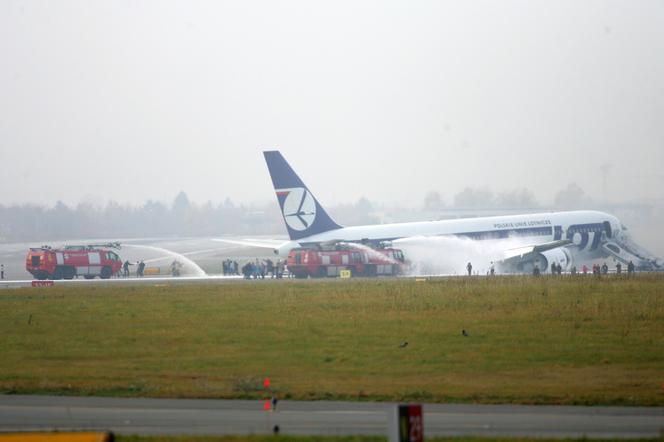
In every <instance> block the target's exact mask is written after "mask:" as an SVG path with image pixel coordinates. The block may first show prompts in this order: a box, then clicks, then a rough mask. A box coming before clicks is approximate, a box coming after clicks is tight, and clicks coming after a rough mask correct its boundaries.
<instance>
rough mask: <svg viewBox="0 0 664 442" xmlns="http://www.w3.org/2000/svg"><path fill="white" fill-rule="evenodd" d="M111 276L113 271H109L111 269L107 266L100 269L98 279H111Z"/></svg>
mask: <svg viewBox="0 0 664 442" xmlns="http://www.w3.org/2000/svg"><path fill="white" fill-rule="evenodd" d="M112 274H113V271H112V270H111V268H110V267H108V266H105V267H104V268H103V269H101V275H100V277H101V279H108V278H110V277H111V275H112Z"/></svg>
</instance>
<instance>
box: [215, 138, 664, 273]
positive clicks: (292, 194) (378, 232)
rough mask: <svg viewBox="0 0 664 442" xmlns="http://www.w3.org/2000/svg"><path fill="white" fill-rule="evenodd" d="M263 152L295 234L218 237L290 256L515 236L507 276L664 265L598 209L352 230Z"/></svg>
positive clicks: (279, 160) (277, 156)
mask: <svg viewBox="0 0 664 442" xmlns="http://www.w3.org/2000/svg"><path fill="white" fill-rule="evenodd" d="M263 154H264V156H265V161H266V163H267V167H268V170H269V173H270V177H271V178H272V184H273V186H274V190H275V192H276V195H277V201H278V203H279V207H280V209H281V214H282V216H283V219H284V222H285V224H286V229H287V231H288V235H289V238H290V239H289V240H288V241H283V240H226V239H218V241H223V242H228V243H233V244H241V245H247V246H253V247H266V248H270V249H272V250H273V251H274V253H275V254H276V255H279V256H287V255H288V252H289V251H290V250H291V249H293V248H295V247H302V246H311V245H320V244H334V243H339V242H346V243H362V244H367V245H371V246H377V245H379V244H386V243H388V244H389V243H392V244H399V243H400V241H401V242H403V241H407V240H408V239H409V238H418V239H420V240H424V241H426V240H427V239H428V238H429V239H434V238H443V237H456V238H464V239H469V240H476V241H491V240H493V241H501V240H512V242H510V241H505V244H506V246H507V245H508V244H511V245H514V241H517V244H518V246H517V247H510V248H506V249H505V250H504V253H503V257H502V258H501V260H500V261H499V262H497V264H499V267H500V269H501V271H502V272H506V273H525V272H530V271H532V269H533V268H534V266H535V265H536V264H537V265H538V266H541V268H542V269H545V268H547V267H548V266H549V264H551V263H554V262H555V263H557V264H560V265H562V267H563V268H564V269H566V270H570V269H571V268H572V267H573V266H577V265H580V264H581V263H583V262H588V261H593V260H600V259H606V258H614V259H615V260H616V261H619V262H622V263H623V264H627V263H629V262H630V261H632V262H633V263H634V265H635V267H636V269H638V270H643V271H654V270H663V269H664V261H662V260H661V259H659V258H656V257H655V256H653V255H652V254H650V253H649V252H647V251H646V250H644V249H643V248H642V247H640V246H638V245H637V244H636V243H635V242H634V241H633V240H632V239H631V236H630V234H629V233H628V230H627V227H625V226H624V225H623V224H622V223H621V222H620V220H619V219H618V218H616V217H615V216H613V215H610V214H608V213H604V212H599V211H592V210H576V211H565V212H551V213H533V214H523V215H506V216H491V217H477V218H466V219H450V220H440V221H423V222H406V223H392V224H376V225H365V226H348V227H344V226H341V225H339V224H338V223H336V222H335V221H334V220H333V219H332V218H331V217H330V215H328V213H327V211H326V210H325V209H324V208H323V206H321V204H320V203H319V202H318V200H317V199H316V197H315V196H314V195H313V193H311V191H310V190H309V188H308V187H307V186H306V185H305V184H304V182H303V181H302V180H301V179H300V177H299V176H298V175H297V174H296V173H295V171H294V170H293V169H292V168H291V166H290V165H289V164H288V162H287V161H286V160H285V158H284V157H283V156H282V155H281V153H280V152H279V151H277V150H270V151H265V152H263Z"/></svg>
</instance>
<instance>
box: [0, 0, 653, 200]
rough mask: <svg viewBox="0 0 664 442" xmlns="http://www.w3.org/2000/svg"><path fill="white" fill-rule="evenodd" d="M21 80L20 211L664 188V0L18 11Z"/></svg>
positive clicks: (84, 2) (11, 7) (3, 140)
mask: <svg viewBox="0 0 664 442" xmlns="http://www.w3.org/2000/svg"><path fill="white" fill-rule="evenodd" d="M0 67H1V69H0V164H1V170H0V204H11V203H21V202H35V203H46V204H53V203H54V202H55V201H56V200H58V199H60V200H63V201H65V202H67V203H74V204H75V203H77V202H79V201H81V200H87V201H96V202H99V203H102V204H103V203H105V202H106V201H108V200H109V199H113V200H116V201H119V202H126V203H132V204H134V203H141V202H143V201H145V200H146V199H148V198H152V199H157V200H163V201H169V202H170V201H171V200H172V199H173V197H174V196H175V194H176V193H177V192H178V191H179V190H184V191H186V192H187V193H188V195H189V196H190V199H192V200H194V201H198V202H204V201H207V200H212V201H223V200H224V199H225V198H226V197H230V198H231V199H232V200H234V201H236V202H252V201H269V200H271V199H272V198H274V195H273V191H272V186H271V182H270V179H269V175H268V172H267V170H266V167H265V164H264V161H263V157H262V154H261V151H262V150H264V149H274V148H278V149H280V150H281V151H282V152H283V153H284V155H285V156H286V158H287V159H288V160H289V161H290V162H291V164H292V165H293V167H294V168H295V169H296V170H297V171H298V172H299V173H300V175H301V177H302V178H303V179H304V181H305V182H306V183H307V184H308V185H309V187H310V188H311V190H313V192H314V194H316V196H317V197H318V199H319V200H321V201H322V202H323V203H324V204H336V203H342V202H351V201H355V200H357V199H358V198H359V197H361V196H366V197H368V198H369V199H370V200H373V201H378V202H386V203H401V204H403V203H415V204H421V201H422V199H423V197H424V195H425V193H426V192H427V191H428V190H438V191H440V192H441V193H442V195H443V196H444V198H445V199H446V200H447V201H448V202H449V201H451V200H452V198H453V195H454V194H455V193H456V192H458V191H459V190H461V189H463V188H464V187H466V186H477V187H481V186H488V187H489V188H490V189H492V190H493V191H495V192H500V191H506V190H510V189H513V188H516V187H527V188H529V189H531V190H532V191H533V192H534V193H535V196H536V197H537V199H538V200H540V201H542V202H547V201H550V200H551V199H552V198H553V195H554V194H555V193H556V192H557V191H558V190H560V189H561V188H563V187H565V186H566V185H567V184H568V183H570V182H576V183H578V184H579V185H580V186H581V187H582V188H584V189H585V190H586V192H587V193H589V194H591V195H592V196H595V197H601V193H602V174H601V171H600V167H601V166H602V165H603V164H610V165H612V167H611V168H610V170H609V172H608V173H609V175H608V176H609V178H610V182H609V186H608V190H609V192H610V198H611V199H613V200H615V201H625V200H629V199H652V198H659V199H661V198H662V194H663V192H662V189H663V188H664V171H663V170H662V165H663V164H664V2H663V1H661V0H660V1H634V0H627V1H579V0H573V1H560V0H556V1H546V2H544V1H530V0H529V1H522V2H517V1H465V0H463V1H461V0H459V1H430V2H429V1H417V2H416V1H402V2H389V1H375V2H373V1H357V0H353V1H347V2H344V1H327V2H313V1H308V0H307V1H301V2H291V1H284V2H276V1H264V2H263V1H233V2H221V1H209V2H208V1H179V2H173V1H161V0H160V1H153V2H149V1H137V0H129V1H91V0H81V1H66V0H60V1H14V0H3V1H2V2H0Z"/></svg>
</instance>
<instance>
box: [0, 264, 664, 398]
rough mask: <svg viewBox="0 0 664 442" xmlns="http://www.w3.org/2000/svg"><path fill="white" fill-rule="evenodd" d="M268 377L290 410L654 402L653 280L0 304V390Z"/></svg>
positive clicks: (133, 294) (198, 384) (335, 284)
mask: <svg viewBox="0 0 664 442" xmlns="http://www.w3.org/2000/svg"><path fill="white" fill-rule="evenodd" d="M462 329H465V330H467V332H468V333H469V335H470V336H468V337H464V336H462V333H461V330H462ZM402 342H408V345H407V346H405V347H401V346H400V344H401V343H402ZM266 376H269V377H270V379H271V381H272V387H273V389H274V390H275V391H276V393H277V394H278V395H279V396H280V397H281V398H291V399H350V400H413V401H425V402H481V403H546V404H628V405H663V404H664V385H662V384H663V383H664V275H639V277H637V278H634V279H619V278H616V277H614V278H604V279H601V280H597V279H595V278H593V277H577V278H539V279H534V278H531V277H496V278H480V277H477V278H470V279H468V278H449V279H440V280H431V281H419V282H416V281H415V280H398V281H395V280H371V281H367V280H357V281H327V282H315V283H310V282H306V281H303V282H294V281H279V282H276V281H270V282H267V281H264V282H256V283H240V282H238V283H229V284H220V285H210V286H204V285H175V286H149V287H147V286H137V287H89V286H88V287H78V288H72V287H47V288H30V289H16V290H5V291H1V292H0V391H1V392H5V393H7V392H15V393H55V394H83V395H91V394H94V395H105V396H150V397H223V398H263V397H265V396H266V392H265V391H264V390H263V388H262V380H263V378H264V377H266Z"/></svg>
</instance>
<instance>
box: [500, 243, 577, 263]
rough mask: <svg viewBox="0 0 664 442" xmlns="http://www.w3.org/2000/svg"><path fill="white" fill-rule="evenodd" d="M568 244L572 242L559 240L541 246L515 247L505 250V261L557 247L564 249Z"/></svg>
mask: <svg viewBox="0 0 664 442" xmlns="http://www.w3.org/2000/svg"><path fill="white" fill-rule="evenodd" d="M569 244H572V240H569V239H559V240H557V241H549V242H545V243H543V244H536V245H528V246H522V247H517V248H514V249H507V250H506V251H505V259H511V258H514V257H517V256H518V257H520V258H523V257H524V256H525V255H528V254H530V253H542V252H546V251H548V250H553V249H557V248H558V247H564V246H566V245H569Z"/></svg>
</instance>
